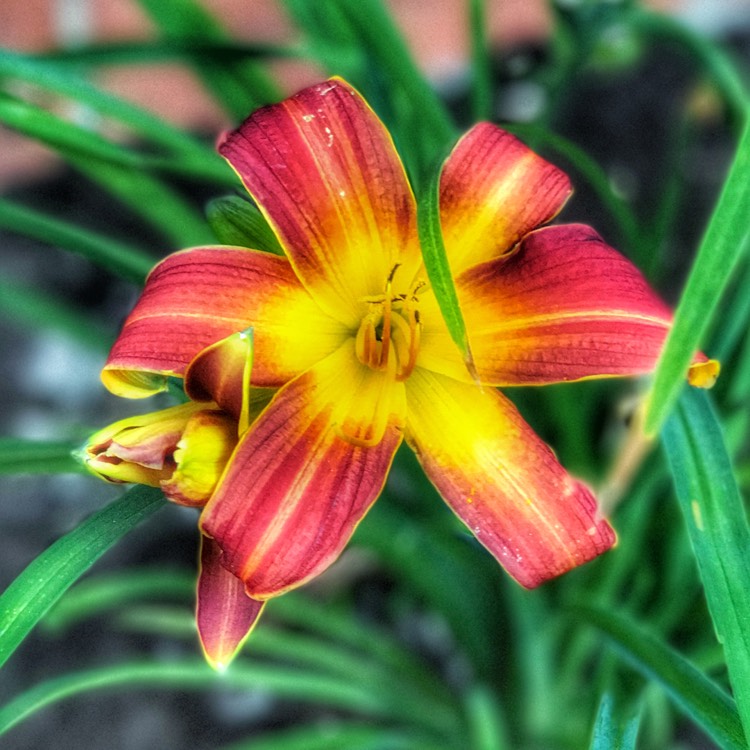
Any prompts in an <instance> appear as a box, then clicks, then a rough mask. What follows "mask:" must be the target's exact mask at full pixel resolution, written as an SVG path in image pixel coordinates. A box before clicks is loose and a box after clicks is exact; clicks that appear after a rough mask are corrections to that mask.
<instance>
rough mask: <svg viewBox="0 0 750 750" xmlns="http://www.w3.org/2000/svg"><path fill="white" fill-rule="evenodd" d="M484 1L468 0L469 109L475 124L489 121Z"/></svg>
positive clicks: (489, 77)
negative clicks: (469, 40) (469, 52)
mask: <svg viewBox="0 0 750 750" xmlns="http://www.w3.org/2000/svg"><path fill="white" fill-rule="evenodd" d="M486 6H487V3H486V0H469V29H470V31H471V109H472V114H473V119H474V121H475V122H480V121H481V120H491V119H492V117H493V114H494V113H493V111H492V97H493V85H492V67H491V60H490V49H489V45H488V43H487V18H486V16H487V7H486Z"/></svg>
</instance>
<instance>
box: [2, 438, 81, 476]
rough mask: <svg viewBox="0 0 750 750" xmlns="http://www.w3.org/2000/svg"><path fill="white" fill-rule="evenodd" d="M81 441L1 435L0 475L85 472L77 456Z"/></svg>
mask: <svg viewBox="0 0 750 750" xmlns="http://www.w3.org/2000/svg"><path fill="white" fill-rule="evenodd" d="M78 447H79V441H76V442H73V441H70V440H58V441H52V440H49V441H42V440H22V439H20V438H0V475H3V474H78V473H82V472H85V469H84V468H83V466H82V465H81V463H80V461H77V460H76V459H75V458H74V457H73V451H75V450H76V449H77V448H78Z"/></svg>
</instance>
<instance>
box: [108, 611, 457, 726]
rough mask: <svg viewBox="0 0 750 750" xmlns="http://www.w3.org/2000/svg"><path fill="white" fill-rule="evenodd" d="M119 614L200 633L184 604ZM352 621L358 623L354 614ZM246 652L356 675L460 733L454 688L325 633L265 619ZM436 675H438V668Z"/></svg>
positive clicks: (403, 707)
mask: <svg viewBox="0 0 750 750" xmlns="http://www.w3.org/2000/svg"><path fill="white" fill-rule="evenodd" d="M118 619H119V622H120V623H121V624H122V625H124V626H125V627H126V628H128V629H129V630H134V631H136V632H139V633H143V632H146V633H154V634H157V635H161V636H164V635H168V636H175V637H181V638H185V637H187V638H190V639H195V637H196V629H195V618H194V617H193V616H192V615H191V614H190V612H189V611H188V610H186V609H179V610H178V609H171V610H170V609H166V608H164V607H158V606H157V607H154V606H151V607H145V606H141V607H132V606H131V607H130V608H128V609H127V610H126V611H125V612H124V613H123V614H122V615H121V616H120V617H119V618H118ZM349 626H350V627H353V628H356V624H355V623H354V622H353V621H352V620H351V619H350V621H349ZM375 637H379V636H378V635H376V636H375ZM244 654H245V656H244V657H240V659H241V660H240V661H239V663H240V664H245V663H247V661H246V660H247V659H251V660H252V661H253V663H257V662H258V661H259V660H260V659H272V660H274V662H276V663H283V664H288V665H290V666H294V667H295V668H298V669H300V670H302V669H304V670H305V671H306V672H311V673H314V674H320V675H328V676H330V677H336V678H338V679H341V680H342V681H344V682H346V681H348V680H350V679H351V676H352V675H356V676H357V683H358V684H362V685H367V686H368V687H369V689H370V691H371V692H372V693H373V696H374V697H375V696H376V695H377V697H378V699H379V700H380V702H382V703H383V704H384V705H392V706H393V709H392V711H393V715H397V716H399V717H400V718H401V719H402V720H408V721H410V722H413V723H414V724H416V725H421V726H422V727H423V728H424V729H425V730H426V731H434V732H436V733H438V734H439V735H440V736H450V735H454V736H458V735H459V734H460V730H461V728H462V727H461V724H460V723H459V719H458V716H457V711H456V710H455V708H456V706H455V701H454V700H453V699H452V696H451V695H450V694H447V695H444V696H441V697H439V698H436V697H435V695H434V692H435V691H434V690H432V689H430V690H429V691H423V690H421V689H420V686H419V685H418V684H417V683H415V682H414V681H412V680H411V679H410V675H409V673H408V671H404V670H402V669H401V665H397V667H396V669H391V665H389V664H384V663H381V662H379V661H377V660H374V659H372V658H370V656H369V655H368V654H364V653H361V652H360V651H358V650H353V649H350V648H348V647H347V646H346V645H345V644H341V643H339V642H337V641H336V640H335V639H333V638H331V637H329V636H328V635H327V634H326V635H325V636H324V637H322V638H321V637H316V636H311V635H310V634H309V633H295V632H293V631H290V630H286V629H285V630H279V629H276V628H273V627H267V626H264V625H261V626H259V627H258V628H257V629H256V630H255V631H254V632H253V636H252V638H251V639H250V641H249V642H248V643H247V645H246V646H245V651H244ZM235 663H237V662H235ZM432 679H433V680H436V679H437V676H436V675H435V674H434V673H432Z"/></svg>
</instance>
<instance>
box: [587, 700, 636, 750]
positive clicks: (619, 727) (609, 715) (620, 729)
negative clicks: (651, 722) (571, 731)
mask: <svg viewBox="0 0 750 750" xmlns="http://www.w3.org/2000/svg"><path fill="white" fill-rule="evenodd" d="M613 703H614V702H613V700H612V696H611V695H610V694H609V693H607V694H606V695H605V696H604V697H603V698H602V701H601V703H600V704H599V711H598V712H597V715H596V722H595V724H594V732H593V735H592V737H591V750H636V747H635V742H636V739H637V736H638V725H639V724H640V716H635V717H630V718H628V719H625V720H623V719H622V718H621V717H618V716H616V715H615V707H614V705H613Z"/></svg>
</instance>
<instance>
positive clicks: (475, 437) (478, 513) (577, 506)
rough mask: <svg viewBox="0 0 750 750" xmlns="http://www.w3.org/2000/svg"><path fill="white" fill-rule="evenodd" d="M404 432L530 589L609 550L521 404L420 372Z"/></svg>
mask: <svg viewBox="0 0 750 750" xmlns="http://www.w3.org/2000/svg"><path fill="white" fill-rule="evenodd" d="M407 403H408V417H407V426H406V439H407V442H408V443H409V444H410V445H411V447H412V448H413V449H414V450H415V452H416V454H417V457H418V458H419V461H420V463H421V464H422V466H423V467H424V469H425V472H426V474H427V476H428V477H429V478H430V480H431V481H432V482H433V484H434V485H435V487H436V488H437V490H438V492H440V494H441V495H442V496H443V498H444V499H445V501H446V502H447V503H448V505H449V506H450V507H451V508H452V509H453V511H454V512H455V513H456V515H457V516H458V517H459V518H460V519H461V520H462V521H463V522H464V523H465V524H466V525H467V526H468V527H469V529H470V530H471V532H472V533H473V534H474V535H475V536H476V538H477V539H478V540H479V541H480V542H481V543H482V544H483V545H484V546H485V547H486V548H487V549H488V550H489V551H490V552H491V553H492V554H493V555H494V556H495V557H496V558H497V560H498V562H500V564H501V565H503V567H504V568H505V569H506V570H507V571H508V573H510V575H511V576H513V578H515V579H516V580H517V581H518V582H519V583H521V584H522V585H523V586H526V587H527V588H532V587H534V586H538V585H539V584H540V583H543V582H544V581H546V580H547V579H549V578H553V577H554V576H557V575H560V574H561V573H564V572H566V571H567V570H570V569H571V568H574V567H576V566H578V565H581V564H582V563H585V562H587V561H589V560H591V559H592V558H594V557H596V556H597V555H599V554H601V553H602V552H604V551H606V550H607V549H609V548H610V547H611V546H612V544H614V541H615V535H614V532H613V531H612V529H611V528H610V526H609V525H608V524H607V522H606V521H605V520H604V519H602V518H601V517H600V516H599V514H598V512H597V506H596V501H595V499H594V497H593V496H592V494H591V492H590V491H589V490H588V489H587V488H586V487H585V486H584V485H583V484H581V483H579V482H577V481H575V480H574V479H573V478H571V477H570V476H569V475H568V474H567V473H566V472H565V470H564V469H563V467H562V466H561V465H560V464H559V463H558V461H557V459H556V458H555V456H554V454H553V453H552V451H551V450H550V449H549V448H548V447H547V446H546V445H545V444H544V443H543V442H542V441H541V440H540V439H539V438H538V437H537V435H536V434H535V433H534V431H533V430H532V429H531V428H530V427H529V426H528V424H526V422H524V420H523V418H522V417H521V416H520V415H519V414H518V412H517V411H516V409H515V407H514V406H513V405H512V404H511V403H510V401H508V400H507V399H506V398H505V397H504V396H502V394H500V393H499V392H498V391H496V390H494V389H492V388H485V389H482V388H480V387H478V386H473V385H468V384H466V383H459V382H458V381H455V380H452V379H451V378H447V377H444V376H441V375H437V374H434V373H430V372H427V371H424V370H419V369H418V370H416V371H415V372H414V374H413V375H412V377H411V378H410V379H409V381H408V382H407Z"/></svg>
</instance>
